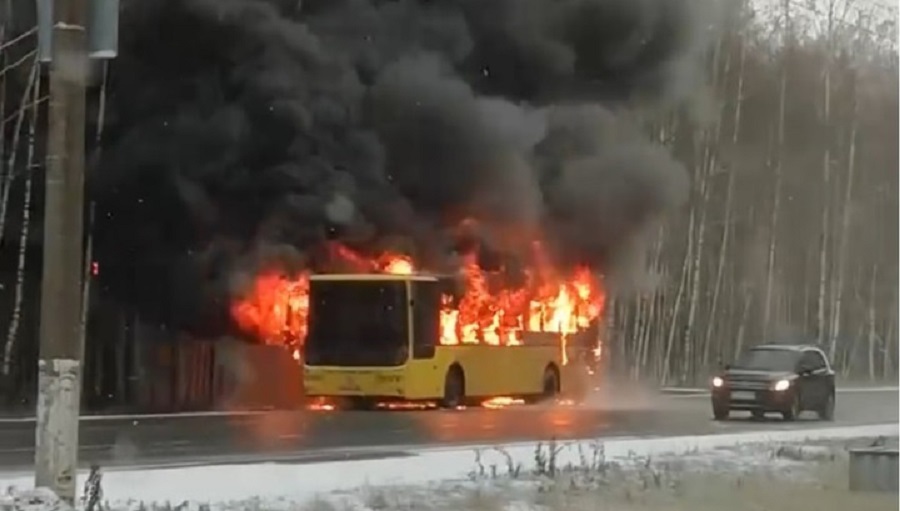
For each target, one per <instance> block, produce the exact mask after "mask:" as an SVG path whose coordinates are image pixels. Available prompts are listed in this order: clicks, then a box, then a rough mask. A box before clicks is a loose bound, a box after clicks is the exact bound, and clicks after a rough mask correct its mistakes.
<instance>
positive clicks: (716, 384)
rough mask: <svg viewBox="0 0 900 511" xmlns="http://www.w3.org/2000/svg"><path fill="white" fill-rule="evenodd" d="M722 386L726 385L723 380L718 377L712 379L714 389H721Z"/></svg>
mask: <svg viewBox="0 0 900 511" xmlns="http://www.w3.org/2000/svg"><path fill="white" fill-rule="evenodd" d="M722 385H725V380H723V379H722V378H719V377H718V376H716V377H715V378H713V379H712V386H713V387H716V388H718V387H721V386H722Z"/></svg>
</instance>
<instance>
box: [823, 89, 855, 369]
mask: <svg viewBox="0 0 900 511" xmlns="http://www.w3.org/2000/svg"><path fill="white" fill-rule="evenodd" d="M853 108H854V110H855V109H856V101H854V107H853ZM853 117H854V118H853V120H852V121H851V122H852V125H851V128H850V147H849V149H848V153H849V154H848V155H847V182H846V184H845V185H844V201H843V205H842V206H841V207H842V212H841V230H840V233H839V238H838V254H837V263H836V266H837V268H836V273H837V280H836V282H835V283H834V290H833V293H834V300H833V301H832V305H831V331H830V338H829V343H828V352H829V353H830V354H832V355H833V353H834V352H835V350H836V349H837V342H838V337H840V330H841V311H842V307H843V300H844V274H845V271H846V265H847V261H846V259H847V238H848V236H849V231H850V215H851V213H852V209H853V208H852V205H851V201H852V199H853V180H854V177H855V174H856V132H857V121H856V115H855V112H854V114H853Z"/></svg>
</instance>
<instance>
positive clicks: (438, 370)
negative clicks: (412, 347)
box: [404, 350, 450, 400]
mask: <svg viewBox="0 0 900 511" xmlns="http://www.w3.org/2000/svg"><path fill="white" fill-rule="evenodd" d="M449 366H450V361H448V360H443V359H442V357H441V356H440V350H438V351H437V353H436V354H435V357H434V358H433V359H429V360H410V361H409V363H408V364H407V365H406V385H405V388H404V392H405V395H406V398H407V399H421V400H439V399H441V398H442V397H443V396H444V378H445V375H446V374H447V368H448V367H449Z"/></svg>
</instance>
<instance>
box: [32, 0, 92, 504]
mask: <svg viewBox="0 0 900 511" xmlns="http://www.w3.org/2000/svg"><path fill="white" fill-rule="evenodd" d="M52 5H53V26H52V31H51V34H52V52H51V54H52V60H51V63H50V111H49V131H48V147H47V164H46V188H45V190H46V191H45V198H44V261H43V276H42V279H41V324H40V360H39V362H38V404H37V413H36V418H37V424H36V427H37V434H36V449H35V485H36V486H37V487H47V488H50V489H51V490H53V491H54V492H55V493H56V494H57V495H58V496H59V497H60V498H61V499H62V500H64V501H67V502H69V503H70V504H71V503H74V500H75V493H76V490H75V487H76V475H77V470H78V418H79V412H80V404H81V360H82V356H83V352H84V349H83V333H82V332H83V330H82V327H81V302H82V273H83V268H84V261H83V258H84V244H83V240H84V232H83V231H84V167H85V154H84V153H85V133H84V131H85V87H86V81H87V76H88V71H89V68H88V38H87V27H86V25H87V15H88V7H89V0H55V1H54V2H53V4H52Z"/></svg>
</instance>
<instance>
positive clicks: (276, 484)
mask: <svg viewBox="0 0 900 511" xmlns="http://www.w3.org/2000/svg"><path fill="white" fill-rule="evenodd" d="M897 434H898V425H897V424H896V423H895V424H883V425H874V426H857V427H846V428H837V427H832V428H822V429H803V430H777V431H763V432H752V433H738V434H727V435H704V436H685V437H667V438H630V439H607V440H604V441H602V442H601V441H580V442H559V443H555V442H549V443H544V444H534V443H530V444H524V443H522V444H509V445H500V446H480V447H464V448H463V447H454V448H443V449H425V450H419V451H416V452H413V453H410V454H411V456H409V457H401V458H391V459H380V460H364V461H343V462H326V463H308V464H276V463H269V464H252V465H221V466H206V467H190V468H177V469H155V470H154V469H151V470H115V471H108V472H105V473H104V474H103V485H102V486H103V497H104V499H105V500H107V501H109V502H111V503H113V505H114V507H115V508H121V507H123V506H125V507H132V508H133V507H135V506H134V504H133V503H135V502H141V501H143V502H151V503H152V502H173V503H179V502H189V503H195V504H202V503H213V504H215V505H216V507H217V508H228V509H248V507H247V503H248V502H256V504H255V505H254V506H253V507H254V508H255V509H259V506H260V502H265V503H267V504H266V506H267V508H269V507H272V508H280V509H285V508H287V509H293V508H296V505H297V504H296V503H298V502H317V500H316V499H323V498H325V497H328V496H334V495H341V494H344V495H347V494H348V493H347V492H350V493H349V494H359V492H364V491H368V492H370V493H371V492H373V491H376V490H377V489H378V488H385V487H393V488H407V489H409V488H420V489H424V490H426V491H427V492H428V493H429V494H437V493H442V492H443V493H453V492H454V491H455V490H458V489H459V488H461V487H463V488H471V487H472V485H473V484H476V483H479V482H481V483H483V482H484V481H486V480H489V481H495V480H498V479H504V480H506V481H507V482H508V483H510V484H514V483H517V482H519V480H520V478H521V477H524V475H528V474H531V475H533V474H534V473H535V472H536V471H537V472H539V473H543V474H546V473H550V472H553V473H559V472H562V471H567V470H568V471H572V469H573V468H579V467H581V470H584V469H585V468H587V469H588V470H589V471H590V469H591V467H593V468H597V467H600V466H603V467H606V466H611V465H629V464H630V465H633V466H638V467H640V466H641V465H642V464H643V466H644V467H645V468H649V467H650V466H651V465H652V466H653V467H657V468H654V470H657V469H658V467H664V468H663V469H661V470H677V471H680V472H683V471H686V470H687V471H690V470H709V469H712V470H715V471H722V470H724V471H740V470H747V469H752V467H754V466H760V465H766V466H769V467H771V466H774V465H778V466H782V465H783V466H784V467H786V468H789V467H790V466H791V464H792V463H798V461H797V460H795V459H792V458H791V457H790V456H787V457H785V456H779V457H776V458H773V454H772V453H773V452H775V451H773V444H776V445H777V444H785V443H798V442H800V443H803V442H810V443H812V442H818V443H822V441H823V439H832V440H835V441H836V440H840V439H852V438H860V437H868V438H872V437H881V436H885V437H896V436H897ZM811 452H814V451H811ZM753 453H757V454H753ZM759 453H764V454H759ZM795 457H796V456H795ZM800 457H801V458H802V456H800ZM551 460H552V461H551ZM651 461H652V463H651ZM551 464H552V466H551ZM653 477H658V476H653ZM81 480H82V481H83V480H84V476H82V477H81ZM32 485H33V479H32V478H31V477H30V476H29V477H23V476H21V475H18V476H9V477H4V476H3V474H0V488H8V487H13V488H19V489H26V488H29V487H31V486H32ZM361 488H362V490H360V489H361ZM354 492H355V493H354ZM404 494H405V495H415V492H413V491H411V490H410V491H406V492H404ZM456 494H459V491H456ZM328 498H331V497H328ZM129 503H132V504H129ZM228 503H231V505H228ZM324 504H327V502H325V503H323V505H324ZM329 505H330V504H329ZM369 507H370V508H371V507H372V506H369ZM404 508H405V509H428V508H422V507H415V506H413V507H411V508H410V507H404ZM326 509H328V508H326ZM359 509H365V507H362V508H359ZM383 509H397V507H389V508H383Z"/></svg>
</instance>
